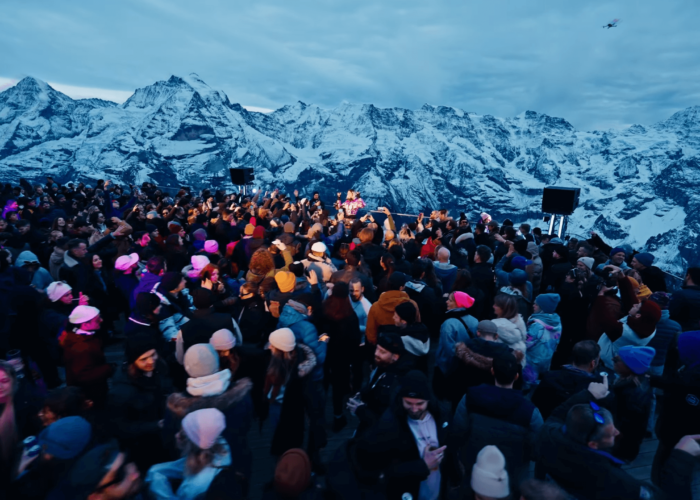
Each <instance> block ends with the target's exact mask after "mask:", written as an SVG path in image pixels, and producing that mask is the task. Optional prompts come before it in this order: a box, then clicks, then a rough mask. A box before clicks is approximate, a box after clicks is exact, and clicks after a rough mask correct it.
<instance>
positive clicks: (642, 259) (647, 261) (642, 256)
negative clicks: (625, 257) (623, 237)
mask: <svg viewBox="0 0 700 500" xmlns="http://www.w3.org/2000/svg"><path fill="white" fill-rule="evenodd" d="M634 258H635V259H637V262H639V263H640V264H641V265H643V266H644V267H650V266H651V264H652V263H653V262H654V256H653V255H652V254H650V253H648V252H642V253H638V254H637V255H635V256H634Z"/></svg>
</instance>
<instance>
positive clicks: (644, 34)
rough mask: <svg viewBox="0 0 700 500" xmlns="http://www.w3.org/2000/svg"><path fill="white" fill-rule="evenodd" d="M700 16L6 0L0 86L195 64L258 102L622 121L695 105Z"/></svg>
mask: <svg viewBox="0 0 700 500" xmlns="http://www.w3.org/2000/svg"><path fill="white" fill-rule="evenodd" d="M614 18H621V19H622V22H620V24H619V27H617V28H614V29H609V30H608V29H603V28H602V25H603V24H606V23H607V22H608V21H610V20H612V19H614ZM699 18H700V2H697V1H696V0H687V1H679V0H666V1H664V2H659V1H658V0H626V1H614V0H586V1H583V2H572V1H568V0H552V1H550V0H537V1H527V0H491V1H477V0H429V1H426V0H420V1H419V0H401V1H394V0H380V1H377V0H373V1H364V0H352V1H342V0H333V1H330V0H326V1H321V0H319V1H307V0H294V1H290V0H280V1H278V0H245V1H240V0H233V1H231V0H228V1H224V0H222V1H209V0H197V1H179V0H119V1H118V2H95V1H94V0H87V1H83V0H31V1H27V0H4V1H2V2H1V3H0V77H1V79H0V88H3V87H7V86H8V85H10V84H11V83H12V82H14V81H16V80H18V79H21V78H22V77H24V76H28V75H31V76H34V77H36V78H40V79H42V80H45V81H48V82H51V83H52V84H54V85H56V86H57V88H58V89H59V90H61V91H63V92H66V93H68V94H69V95H71V96H73V97H89V96H98V97H102V98H108V99H112V100H115V101H119V102H122V101H124V100H125V99H126V98H127V97H128V96H129V95H130V93H131V92H133V90H134V89H135V88H138V87H144V86H147V85H150V84H152V83H154V82H155V81H157V80H165V79H167V78H168V77H169V76H170V75H172V74H176V75H185V74H188V73H190V72H195V73H197V74H199V76H200V77H201V78H202V79H203V80H204V81H206V82H207V83H208V84H209V85H210V86H211V87H213V88H215V89H220V90H223V91H225V92H226V93H227V94H228V96H229V98H230V100H231V101H232V102H238V103H241V104H243V105H246V106H255V107H259V108H272V109H275V108H278V107H280V106H283V105H284V104H288V103H292V102H296V101H298V100H300V101H303V102H306V103H309V104H310V103H313V104H318V105H319V106H322V107H327V108H332V107H335V106H337V105H338V104H340V103H341V102H343V101H348V102H352V103H372V104H375V105H377V106H380V107H393V106H396V107H404V108H410V109H416V108H419V107H420V106H422V105H423V104H424V103H430V104H435V105H446V106H454V107H458V108H462V109H464V110H466V111H473V112H476V113H479V114H493V115H496V116H502V117H507V116H514V115H516V114H519V113H521V112H523V111H525V110H534V111H538V112H542V113H547V114H550V115H553V116H561V117H563V118H566V119H567V120H569V121H570V122H571V123H572V124H573V125H574V126H575V127H577V128H579V129H585V130H590V129H594V128H598V129H602V128H610V127H623V126H627V125H630V124H633V123H640V124H650V123H654V122H657V121H660V120H664V119H666V118H668V117H669V116H670V115H671V114H672V113H674V112H675V111H678V110H680V109H683V108H686V107H688V106H693V105H700V64H699V63H700V55H699V54H700V30H698V29H697V25H696V24H697V20H698V19H699Z"/></svg>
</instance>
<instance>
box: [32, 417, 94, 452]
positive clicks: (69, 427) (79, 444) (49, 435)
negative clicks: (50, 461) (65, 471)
mask: <svg viewBox="0 0 700 500" xmlns="http://www.w3.org/2000/svg"><path fill="white" fill-rule="evenodd" d="M91 438H92V426H91V425H90V423H89V422H88V421H87V420H85V419H84V418H83V417H64V418H62V419H60V420H57V421H55V422H54V423H53V424H51V425H49V426H48V427H47V428H46V429H44V430H43V431H41V434H39V444H40V445H41V446H43V448H44V451H45V452H46V453H48V454H49V455H52V456H54V457H56V458H60V459H61V460H68V459H71V458H75V457H77V456H78V455H80V453H81V452H82V451H83V450H84V449H85V447H86V446H87V445H88V443H89V442H90V439H91Z"/></svg>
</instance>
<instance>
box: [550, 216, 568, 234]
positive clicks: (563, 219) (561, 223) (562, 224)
mask: <svg viewBox="0 0 700 500" xmlns="http://www.w3.org/2000/svg"><path fill="white" fill-rule="evenodd" d="M556 218H557V216H556V215H555V214H552V215H550V216H549V231H548V234H549V235H552V234H553V233H554V221H555V220H556ZM566 223H567V216H566V215H562V216H560V218H559V231H557V237H559V238H561V235H562V233H566Z"/></svg>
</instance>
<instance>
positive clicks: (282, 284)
mask: <svg viewBox="0 0 700 500" xmlns="http://www.w3.org/2000/svg"><path fill="white" fill-rule="evenodd" d="M275 281H276V282H277V286H278V288H279V289H280V292H282V293H290V292H293V291H294V285H296V282H297V280H296V276H294V274H293V273H290V272H289V271H280V272H278V273H277V274H275Z"/></svg>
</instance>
